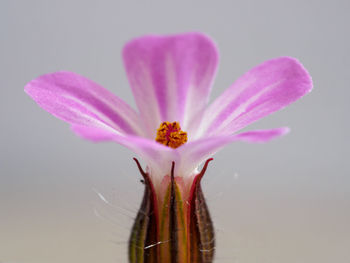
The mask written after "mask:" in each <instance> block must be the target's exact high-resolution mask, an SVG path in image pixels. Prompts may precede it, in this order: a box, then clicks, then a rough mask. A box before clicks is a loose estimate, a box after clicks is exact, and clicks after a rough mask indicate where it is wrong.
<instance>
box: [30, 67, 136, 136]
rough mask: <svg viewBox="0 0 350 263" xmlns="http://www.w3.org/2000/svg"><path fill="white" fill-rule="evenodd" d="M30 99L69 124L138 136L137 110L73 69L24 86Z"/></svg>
mask: <svg viewBox="0 0 350 263" xmlns="http://www.w3.org/2000/svg"><path fill="white" fill-rule="evenodd" d="M24 90H25V92H27V93H28V95H29V96H30V97H32V99H34V100H35V101H36V102H37V103H38V104H39V105H40V106H41V107H42V108H44V109H45V110H47V111H48V112H50V113H51V114H53V115H54V116H56V117H58V118H60V119H62V120H64V121H66V122H68V123H70V124H73V125H75V124H78V125H85V126H94V127H103V128H105V129H107V130H115V131H117V132H119V133H121V134H123V133H125V134H131V135H139V134H142V130H141V129H140V126H139V118H138V115H137V113H136V112H135V111H134V110H133V109H132V108H131V107H130V106H128V105H127V104H126V103H125V102H124V101H123V100H121V99H120V98H118V97H117V96H115V95H113V94H112V93H110V92H109V91H108V90H106V89H104V88H103V87H101V86H99V85H98V84H96V83H94V82H92V81H91V80H88V79H86V78H85V77H82V76H80V75H78V74H75V73H72V72H56V73H52V74H47V75H43V76H41V77H39V78H37V79H34V80H32V81H31V82H29V83H28V84H27V85H26V86H25V88H24Z"/></svg>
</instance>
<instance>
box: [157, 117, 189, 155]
mask: <svg viewBox="0 0 350 263" xmlns="http://www.w3.org/2000/svg"><path fill="white" fill-rule="evenodd" d="M156 141H157V142H159V143H161V144H164V145H166V146H169V147H171V148H174V149H175V148H177V147H179V146H181V145H183V144H184V143H186V142H187V132H184V131H182V130H181V127H180V124H179V123H178V122H177V121H174V122H168V121H165V122H163V123H161V124H160V126H159V128H158V130H157V137H156Z"/></svg>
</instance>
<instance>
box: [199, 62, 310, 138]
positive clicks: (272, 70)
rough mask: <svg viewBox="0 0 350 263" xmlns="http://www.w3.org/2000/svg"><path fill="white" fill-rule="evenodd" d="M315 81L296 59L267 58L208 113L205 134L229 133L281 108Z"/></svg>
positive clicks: (234, 85)
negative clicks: (267, 59)
mask: <svg viewBox="0 0 350 263" xmlns="http://www.w3.org/2000/svg"><path fill="white" fill-rule="evenodd" d="M311 89H312V80H311V77H310V76H309V74H308V72H307V71H306V70H305V68H304V67H303V66H302V65H301V64H300V63H299V62H298V61H297V60H296V59H294V58H289V57H281V58H277V59H272V60H269V61H266V62H265V63H263V64H261V65H259V66H257V67H255V68H253V69H252V70H250V71H248V72H247V73H246V74H244V75H243V76H242V77H241V78H239V79H238V80H237V81H236V82H235V83H234V84H233V85H232V86H231V87H230V88H229V89H227V90H226V91H225V92H224V93H223V94H222V95H221V96H220V97H219V98H217V99H216V100H215V101H214V103H213V104H212V105H211V106H210V107H209V108H208V110H207V111H206V113H205V122H203V126H202V127H201V132H202V134H206V136H216V135H227V134H233V133H234V132H236V131H238V130H240V129H242V128H244V127H246V126H247V125H249V124H251V123H252V122H255V121H257V120H259V119H261V118H263V117H265V116H266V115H269V114H271V113H273V112H275V111H277V110H280V109H282V108H284V107H285V106H287V105H288V104H290V103H292V102H294V101H296V100H297V99H299V98H301V97H302V96H304V95H305V94H306V93H308V92H310V91H311Z"/></svg>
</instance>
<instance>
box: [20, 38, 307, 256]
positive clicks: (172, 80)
mask: <svg viewBox="0 0 350 263" xmlns="http://www.w3.org/2000/svg"><path fill="white" fill-rule="evenodd" d="M123 58H124V63H125V68H126V72H127V75H128V78H129V82H130V85H131V89H132V92H133V94H134V97H135V100H136V104H137V107H138V111H135V110H134V109H132V108H131V107H130V106H129V105H128V104H127V103H125V102H124V101H123V100H122V99H120V98H118V97H117V96H115V95H113V94H112V93H110V92H109V91H108V90H106V89H104V88H103V87H101V86H100V85H98V84H96V83H94V82H93V81H91V80H88V79H86V78H84V77H82V76H80V75H78V74H75V73H71V72H64V71H62V72H56V73H52V74H47V75H43V76H41V77H39V78H37V79H34V80H32V81H31V82H29V83H28V84H27V85H26V87H25V91H26V92H27V93H28V95H29V96H31V97H32V98H33V99H34V100H35V101H36V102H37V103H38V104H39V105H40V106H41V107H42V108H44V109H45V110H47V111H48V112H50V113H51V114H53V115H54V116H56V117H58V118H60V119H62V120H64V121H66V122H68V123H69V124H70V125H71V128H72V130H73V131H74V132H75V133H76V134H78V135H80V136H81V137H83V138H85V139H88V140H92V141H95V142H97V141H114V142H117V143H119V144H121V145H124V146H126V147H127V148H129V149H131V150H132V151H134V152H135V153H136V154H138V155H139V156H140V157H141V158H142V159H143V160H144V161H145V162H146V163H147V167H148V169H147V173H144V172H143V176H144V177H145V184H146V190H145V196H144V201H143V203H142V206H141V209H140V212H139V214H138V216H137V217H136V220H135V224H134V227H133V230H132V234H131V237H130V244H129V260H130V262H144V261H143V260H145V259H146V258H148V259H147V260H149V261H147V262H170V260H172V261H171V262H175V261H173V260H178V261H176V262H211V261H212V259H213V255H214V252H213V250H214V231H213V227H212V223H211V219H210V216H209V212H208V210H207V207H206V205H205V201H204V196H203V194H202V192H201V189H200V179H201V177H202V176H203V174H204V172H205V169H206V165H207V164H208V162H207V163H206V165H205V166H204V169H203V170H202V172H201V173H199V171H198V170H197V168H198V166H199V165H200V164H201V163H202V162H203V161H205V160H206V159H208V158H209V157H211V156H212V155H213V154H215V153H216V152H217V151H218V150H220V149H221V148H222V147H223V146H225V145H226V144H229V143H231V142H235V141H246V142H267V141H269V140H271V139H273V138H276V137H278V136H281V135H284V134H286V133H287V132H288V128H285V127H284V128H277V129H270V130H256V131H249V132H240V130H241V129H243V128H244V127H246V126H248V125H249V124H251V123H253V122H255V121H257V120H259V119H261V118H263V117H265V116H267V115H269V114H271V113H273V112H275V111H277V110H280V109H282V108H284V107H285V106H287V105H289V104H290V103H292V102H294V101H296V100H297V99H299V98H301V97H302V96H304V95H305V94H306V93H308V92H310V91H311V89H312V81H311V77H310V76H309V74H308V73H307V71H306V70H305V69H304V67H303V66H302V65H301V64H300V63H299V62H298V61H297V60H296V59H294V58H290V57H280V58H276V59H272V60H269V61H266V62H264V63H262V64H261V65H259V66H257V67H255V68H253V69H251V70H250V71H248V72H247V73H245V74H244V75H243V76H241V77H240V78H239V79H238V80H237V81H236V82H234V83H233V84H232V85H231V87H229V88H228V89H227V90H226V91H225V92H224V93H223V94H222V95H221V96H219V97H218V98H217V99H215V100H214V102H213V103H212V104H211V105H209V106H208V105H207V104H208V99H209V94H210V90H211V86H212V83H213V79H214V76H215V73H216V70H217V64H218V52H217V49H216V47H215V44H214V43H213V42H212V40H210V39H209V38H208V37H207V36H204V35H202V34H198V33H189V34H181V35H171V36H156V35H151V36H144V37H141V38H137V39H135V40H132V41H130V42H129V43H127V44H126V45H125V47H124V50H123ZM168 146H170V147H168ZM139 168H140V169H141V167H140V166H139ZM171 169H172V170H171ZM141 171H142V170H141ZM154 226H155V227H154ZM179 229H181V230H182V231H179ZM167 242H168V243H167ZM140 244H141V245H142V246H140ZM157 244H163V245H162V246H161V247H159V248H158V247H157V248H156V247H155V245H157ZM146 249H150V250H147V253H146V252H145V250H146ZM152 260H155V261H152Z"/></svg>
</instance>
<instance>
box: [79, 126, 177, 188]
mask: <svg viewBox="0 0 350 263" xmlns="http://www.w3.org/2000/svg"><path fill="white" fill-rule="evenodd" d="M72 130H73V131H74V132H75V133H76V134H78V135H79V136H81V137H83V138H84V139H88V140H91V141H94V142H100V141H114V142H117V143H118V144H121V145H123V146H125V147H127V148H129V149H130V150H132V151H133V152H135V153H136V154H137V155H138V157H140V158H141V159H142V160H143V161H145V162H146V164H147V165H148V167H149V168H150V169H152V171H150V175H151V176H152V178H153V179H154V181H153V183H155V184H156V183H160V181H161V179H162V178H163V176H165V175H167V174H168V173H169V171H170V167H171V163H172V162H173V161H175V162H179V157H180V156H179V154H178V152H176V151H174V150H173V149H172V148H169V147H166V146H164V145H162V144H160V143H157V142H156V141H154V140H149V139H147V138H142V137H138V136H132V135H120V134H118V133H115V132H113V131H108V130H105V129H101V128H96V127H86V126H82V125H73V126H72Z"/></svg>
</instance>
